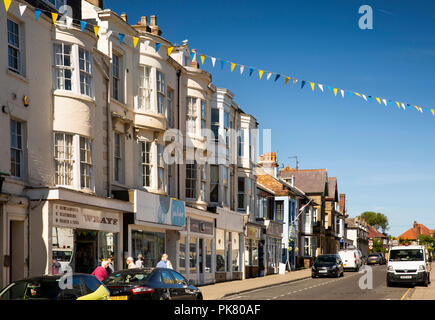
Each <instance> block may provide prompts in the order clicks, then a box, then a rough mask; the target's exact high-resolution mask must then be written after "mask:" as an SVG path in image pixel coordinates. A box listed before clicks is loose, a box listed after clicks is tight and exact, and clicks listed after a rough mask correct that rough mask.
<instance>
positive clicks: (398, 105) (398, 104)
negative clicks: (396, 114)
mask: <svg viewBox="0 0 435 320" xmlns="http://www.w3.org/2000/svg"><path fill="white" fill-rule="evenodd" d="M396 104H397V107H398V108H399V109H400V103H399V102H397V101H396Z"/></svg>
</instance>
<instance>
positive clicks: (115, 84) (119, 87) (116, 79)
mask: <svg viewBox="0 0 435 320" xmlns="http://www.w3.org/2000/svg"><path fill="white" fill-rule="evenodd" d="M123 58H124V55H123V54H121V53H118V52H112V98H113V99H115V100H116V101H118V102H120V103H122V104H124V102H125V99H124V98H125V96H124V90H123V85H124V81H123V71H122V64H123ZM115 61H116V63H115ZM115 70H116V73H115ZM115 88H116V90H115ZM115 92H116V95H115Z"/></svg>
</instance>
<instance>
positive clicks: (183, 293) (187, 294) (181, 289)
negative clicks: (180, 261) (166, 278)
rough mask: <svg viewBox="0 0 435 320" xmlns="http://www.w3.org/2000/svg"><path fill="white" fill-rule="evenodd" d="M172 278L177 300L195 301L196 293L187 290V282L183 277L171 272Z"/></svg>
mask: <svg viewBox="0 0 435 320" xmlns="http://www.w3.org/2000/svg"><path fill="white" fill-rule="evenodd" d="M171 273H172V276H173V277H174V279H175V285H176V286H177V289H176V290H177V292H178V298H179V299H183V300H193V299H196V293H195V292H193V291H191V290H190V289H189V284H188V281H187V279H186V278H185V277H183V276H182V275H181V274H179V273H178V272H177V271H174V270H171Z"/></svg>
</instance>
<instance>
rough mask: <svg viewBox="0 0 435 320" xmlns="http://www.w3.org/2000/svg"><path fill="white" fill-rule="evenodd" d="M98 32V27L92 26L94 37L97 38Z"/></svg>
mask: <svg viewBox="0 0 435 320" xmlns="http://www.w3.org/2000/svg"><path fill="white" fill-rule="evenodd" d="M98 31H100V27H99V26H94V33H95V37H98Z"/></svg>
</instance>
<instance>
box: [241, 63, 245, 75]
mask: <svg viewBox="0 0 435 320" xmlns="http://www.w3.org/2000/svg"><path fill="white" fill-rule="evenodd" d="M243 70H245V66H242V65H241V66H240V74H243Z"/></svg>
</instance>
